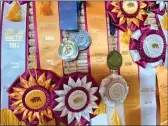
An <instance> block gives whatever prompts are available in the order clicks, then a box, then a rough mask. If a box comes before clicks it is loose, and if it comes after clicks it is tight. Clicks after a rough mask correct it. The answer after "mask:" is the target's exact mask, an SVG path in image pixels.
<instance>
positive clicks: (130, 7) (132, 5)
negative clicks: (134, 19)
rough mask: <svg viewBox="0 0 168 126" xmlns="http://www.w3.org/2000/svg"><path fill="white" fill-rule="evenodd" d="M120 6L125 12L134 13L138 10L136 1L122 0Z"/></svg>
mask: <svg viewBox="0 0 168 126" xmlns="http://www.w3.org/2000/svg"><path fill="white" fill-rule="evenodd" d="M122 8H123V11H124V12H125V13H126V14H135V13H136V12H137V11H138V2H137V1H124V2H123V4H122Z"/></svg>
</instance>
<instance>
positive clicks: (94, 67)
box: [86, 1, 110, 115]
mask: <svg viewBox="0 0 168 126" xmlns="http://www.w3.org/2000/svg"><path fill="white" fill-rule="evenodd" d="M86 19H87V24H88V25H87V27H88V32H89V34H90V36H91V38H92V43H91V45H90V49H89V53H90V73H91V75H92V77H93V78H94V79H95V80H96V81H97V83H98V84H100V82H101V80H102V79H103V78H105V77H106V76H108V75H109V74H110V71H109V68H108V66H107V63H106V61H107V55H108V41H107V22H106V12H105V2H95V1H94V2H91V1H88V2H87V3H86ZM105 112H106V107H105V104H104V103H103V102H101V104H100V105H99V108H98V109H97V110H96V111H95V112H94V114H96V115H98V114H101V113H105Z"/></svg>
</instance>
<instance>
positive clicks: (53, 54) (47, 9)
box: [33, 1, 63, 76]
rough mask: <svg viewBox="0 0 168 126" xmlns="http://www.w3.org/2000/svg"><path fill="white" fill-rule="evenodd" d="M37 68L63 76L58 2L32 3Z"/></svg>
mask: <svg viewBox="0 0 168 126" xmlns="http://www.w3.org/2000/svg"><path fill="white" fill-rule="evenodd" d="M33 7H34V8H33V10H34V13H33V14H34V24H35V35H36V52H37V54H36V55H37V67H38V68H42V69H47V70H52V71H54V72H55V73H56V74H58V75H59V76H62V75H63V67H62V60H61V58H60V57H59V55H58V48H59V45H60V43H59V42H60V40H61V38H60V36H61V34H60V29H59V12H58V2H54V1H47V2H33Z"/></svg>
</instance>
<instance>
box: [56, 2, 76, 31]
mask: <svg viewBox="0 0 168 126" xmlns="http://www.w3.org/2000/svg"><path fill="white" fill-rule="evenodd" d="M59 16H60V29H61V30H77V29H78V21H77V19H78V17H77V16H78V13H77V1H59Z"/></svg>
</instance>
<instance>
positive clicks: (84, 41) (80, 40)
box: [72, 30, 91, 50]
mask: <svg viewBox="0 0 168 126" xmlns="http://www.w3.org/2000/svg"><path fill="white" fill-rule="evenodd" d="M72 40H73V41H74V42H76V43H77V45H78V47H79V50H85V49H87V48H88V47H89V45H90V43H91V38H90V35H89V34H88V32H86V31H84V30H80V31H79V32H75V33H73V34H72Z"/></svg>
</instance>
